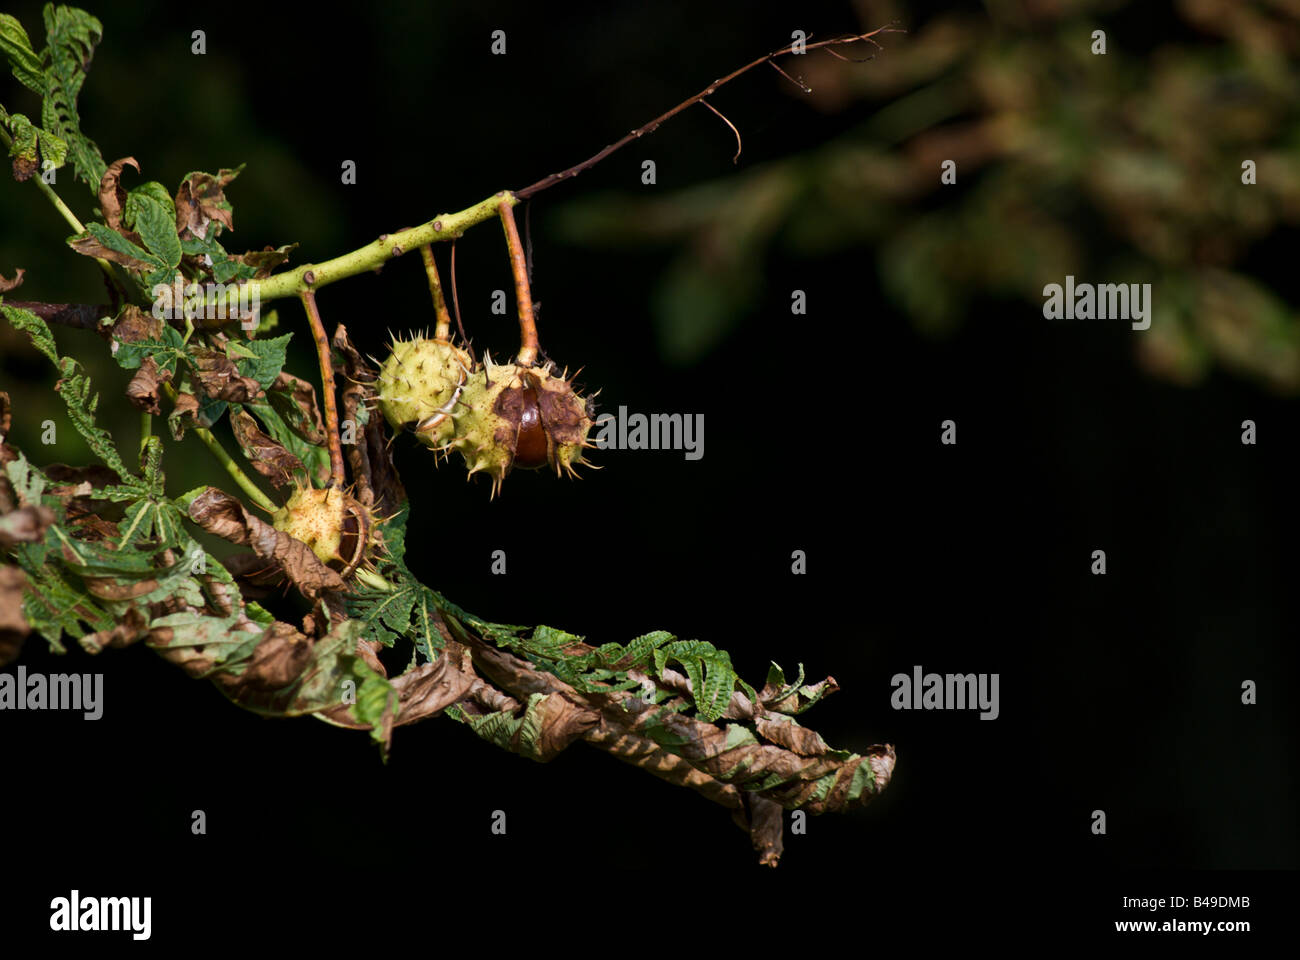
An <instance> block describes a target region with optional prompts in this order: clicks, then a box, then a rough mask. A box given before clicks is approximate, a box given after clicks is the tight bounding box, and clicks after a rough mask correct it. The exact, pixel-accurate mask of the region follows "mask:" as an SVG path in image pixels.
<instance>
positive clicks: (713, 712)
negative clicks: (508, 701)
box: [494, 626, 757, 735]
mask: <svg viewBox="0 0 1300 960" xmlns="http://www.w3.org/2000/svg"><path fill="white" fill-rule="evenodd" d="M494 639H496V641H497V643H498V644H499V645H501V646H507V647H510V648H511V649H513V650H515V651H516V652H518V653H520V654H521V655H523V656H524V657H525V658H527V659H528V660H529V661H531V662H532V663H534V664H536V665H537V666H538V667H539V668H541V669H543V670H546V671H547V672H548V673H553V674H554V675H555V676H557V677H559V678H560V679H561V680H563V681H564V682H565V683H568V684H569V685H571V686H573V687H574V688H575V689H578V690H581V691H583V692H585V693H592V692H599V691H601V690H606V691H608V690H611V689H613V690H632V689H635V688H636V687H637V686H639V684H638V682H637V681H636V680H635V679H632V678H629V677H628V675H627V673H628V671H629V670H640V671H643V672H645V673H649V674H651V675H652V676H654V677H662V676H663V672H664V670H665V668H666V667H667V666H668V664H669V663H670V662H676V663H678V664H680V665H681V666H682V667H683V669H685V671H686V675H687V677H688V678H689V679H690V681H691V689H692V690H693V691H694V694H695V696H694V699H695V715H696V718H697V719H699V720H702V721H705V722H708V723H712V722H713V721H714V720H717V719H718V718H719V717H720V716H722V714H723V713H725V712H726V710H727V707H728V705H729V704H730V702H731V694H732V692H733V691H734V690H735V689H736V685H737V684H739V685H740V688H741V689H742V690H743V691H744V692H745V693H746V694H747V695H748V696H749V698H750V699H751V700H756V699H757V694H756V693H755V692H754V688H753V687H751V686H750V685H749V684H747V683H745V681H743V680H741V679H740V678H739V677H738V676H737V675H736V671H735V669H734V668H733V667H732V665H731V656H730V655H729V654H728V653H727V652H726V651H725V650H718V649H717V648H716V647H714V646H713V644H711V643H708V642H706V641H704V640H677V639H676V638H675V637H673V635H672V634H671V633H667V632H666V631H663V630H656V631H654V632H652V633H647V634H644V635H642V636H640V637H637V638H636V639H635V640H633V641H632V642H631V643H629V644H628V645H627V646H623V645H622V644H618V643H606V644H602V645H601V646H599V647H597V648H596V649H595V650H591V651H588V652H586V653H578V654H571V655H570V654H565V653H564V649H565V648H566V647H568V646H571V645H572V644H574V643H576V642H579V641H581V640H582V638H581V637H578V636H574V635H573V634H569V633H565V632H564V631H562V630H557V629H555V628H554V627H547V626H539V627H537V628H536V629H534V630H533V632H532V635H531V636H529V637H518V636H506V637H498V638H494ZM660 694H662V696H661V695H656V697H655V700H656V702H660V701H662V700H664V699H667V698H668V696H669V694H667V693H665V692H664V691H660ZM665 735H667V734H665Z"/></svg>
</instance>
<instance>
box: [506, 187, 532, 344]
mask: <svg viewBox="0 0 1300 960" xmlns="http://www.w3.org/2000/svg"><path fill="white" fill-rule="evenodd" d="M497 210H499V211H500V213H501V225H502V227H504V228H505V231H506V246H507V247H509V248H510V269H511V270H512V271H514V275H515V299H516V300H517V301H518V304H519V357H518V362H519V364H520V366H524V367H531V366H532V365H533V364H534V363H535V362H536V361H537V354H538V352H539V347H538V345H537V318H536V317H535V316H534V315H533V292H532V290H531V289H529V286H528V258H527V257H526V256H525V255H524V245H523V244H522V243H521V242H520V240H519V228H518V227H517V226H516V225H515V214H514V210H513V209H511V206H510V204H509V203H508V202H506V201H505V200H503V201H501V204H500V206H498V207H497Z"/></svg>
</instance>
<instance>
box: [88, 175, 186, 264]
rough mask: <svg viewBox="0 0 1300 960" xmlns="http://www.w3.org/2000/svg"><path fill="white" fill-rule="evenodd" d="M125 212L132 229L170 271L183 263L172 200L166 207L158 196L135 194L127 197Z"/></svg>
mask: <svg viewBox="0 0 1300 960" xmlns="http://www.w3.org/2000/svg"><path fill="white" fill-rule="evenodd" d="M169 210H170V211H171V212H170V213H169V212H168V211H169ZM126 213H127V214H128V215H129V216H130V217H131V218H132V221H133V226H134V227H135V229H136V230H137V231H138V232H139V233H140V239H142V240H143V241H144V245H145V246H146V247H148V248H149V252H150V253H152V254H153V255H154V256H155V257H157V258H158V260H160V261H162V263H163V264H164V265H166V266H167V267H168V268H172V267H175V266H177V265H179V264H180V262H181V241H180V238H179V237H177V236H176V211H175V209H174V208H172V207H171V201H170V200H168V202H167V206H163V204H162V203H160V202H159V201H158V199H157V198H156V197H154V196H150V195H149V194H146V193H135V192H134V191H133V192H132V193H131V195H130V196H129V197H128V198H127V205H126ZM91 226H97V224H92V225H91ZM127 243H128V244H129V243H130V241H127ZM131 245H132V246H134V244H131Z"/></svg>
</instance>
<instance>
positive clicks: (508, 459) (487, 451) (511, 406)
mask: <svg viewBox="0 0 1300 960" xmlns="http://www.w3.org/2000/svg"><path fill="white" fill-rule="evenodd" d="M530 391H531V396H530ZM530 399H531V400H533V402H535V403H536V409H537V414H538V419H539V420H540V424H541V429H542V430H543V431H544V433H545V436H546V460H545V465H549V466H550V467H551V468H552V469H553V470H554V471H555V473H556V475H559V474H561V473H563V472H567V473H568V474H569V475H570V476H576V475H577V473H576V470H575V467H577V466H579V465H581V464H585V463H586V462H587V461H586V460H585V459H584V458H583V455H582V451H583V449H584V448H586V447H589V446H591V444H590V443H588V442H587V433H588V431H589V430H590V429H591V420H590V418H589V417H588V416H587V405H586V403H585V401H584V400H583V399H582V398H581V397H580V396H579V395H578V394H577V393H576V392H575V391H574V389H573V384H572V383H571V382H570V381H568V380H566V379H564V378H563V377H561V376H556V375H554V374H553V372H552V371H551V369H550V367H523V366H518V365H516V364H513V363H504V364H493V363H492V360H491V358H490V357H489V358H486V359H485V361H484V365H483V367H482V368H481V369H479V370H477V371H475V372H474V374H473V375H472V376H471V377H470V378H469V380H468V381H467V382H466V383H465V385H464V388H463V389H462V390H461V392H460V397H459V399H458V402H457V403H456V405H455V407H454V409H453V411H452V414H451V415H452V418H453V420H454V421H455V425H456V426H455V434H454V436H453V437H452V439H451V440H449V441H448V442H447V445H446V447H447V448H448V449H452V450H456V451H457V452H459V453H460V455H461V458H462V459H463V460H464V461H465V466H466V467H467V468H468V470H469V476H473V475H474V474H475V473H480V472H481V473H486V474H487V475H488V476H490V477H491V478H492V493H491V495H492V496H494V497H495V496H496V495H497V494H498V493H499V492H500V491H501V483H502V481H503V480H504V479H505V477H506V474H508V473H509V472H510V471H511V470H512V469H513V468H515V467H516V466H520V467H521V468H523V469H538V468H540V467H541V466H543V464H537V466H536V467H533V466H527V467H525V466H523V465H521V464H519V463H518V462H517V461H516V456H515V454H516V451H517V449H518V442H519V430H520V422H521V419H522V413H523V410H524V407H525V405H526V404H527V403H528V401H529V400H530Z"/></svg>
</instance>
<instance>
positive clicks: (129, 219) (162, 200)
mask: <svg viewBox="0 0 1300 960" xmlns="http://www.w3.org/2000/svg"><path fill="white" fill-rule="evenodd" d="M146 200H153V201H155V202H156V203H157V204H158V205H159V206H161V207H162V208H163V211H164V212H165V213H166V214H167V219H168V220H170V221H171V224H172V232H173V233H175V232H176V204H175V202H173V200H172V198H171V195H170V194H169V193H168V192H167V188H166V187H164V186H163V185H162V184H161V183H159V182H158V181H157V180H149V181H147V182H145V183H142V184H140V185H139V186H137V187H132V188H131V191H130V193H128V194H127V195H126V205H125V206H124V207H123V208H122V222H123V223H125V224H126V226H127V228H128V229H131V230H140V227H139V225H138V224H139V218H140V206H141V204H142V203H144V202H145V201H146Z"/></svg>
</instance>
